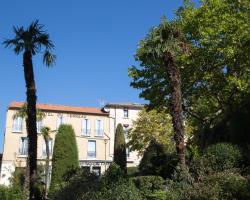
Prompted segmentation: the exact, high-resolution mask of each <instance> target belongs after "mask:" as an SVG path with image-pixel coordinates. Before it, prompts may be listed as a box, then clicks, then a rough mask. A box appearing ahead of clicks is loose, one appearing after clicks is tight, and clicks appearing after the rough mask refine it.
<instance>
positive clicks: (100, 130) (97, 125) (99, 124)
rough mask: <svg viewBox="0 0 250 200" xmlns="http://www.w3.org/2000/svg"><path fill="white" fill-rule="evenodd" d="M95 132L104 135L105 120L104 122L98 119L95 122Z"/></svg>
mask: <svg viewBox="0 0 250 200" xmlns="http://www.w3.org/2000/svg"><path fill="white" fill-rule="evenodd" d="M95 134H96V136H103V122H102V120H96V122H95Z"/></svg>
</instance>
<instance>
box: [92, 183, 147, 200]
mask: <svg viewBox="0 0 250 200" xmlns="http://www.w3.org/2000/svg"><path fill="white" fill-rule="evenodd" d="M142 199H143V198H142V196H141V194H140V191H139V190H138V189H137V188H136V187H135V185H134V183H133V181H131V180H129V179H120V180H119V181H118V182H114V183H112V184H110V185H107V186H106V187H103V188H102V189H101V190H100V191H99V192H98V193H97V197H96V200H142Z"/></svg>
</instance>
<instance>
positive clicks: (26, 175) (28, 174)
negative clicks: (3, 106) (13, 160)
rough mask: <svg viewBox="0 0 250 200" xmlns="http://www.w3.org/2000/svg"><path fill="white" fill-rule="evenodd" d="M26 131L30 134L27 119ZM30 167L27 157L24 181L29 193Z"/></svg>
mask: <svg viewBox="0 0 250 200" xmlns="http://www.w3.org/2000/svg"><path fill="white" fill-rule="evenodd" d="M25 121H26V131H27V133H28V128H27V124H28V122H27V118H26V120H25ZM29 169H30V167H29V156H27V159H26V171H25V180H24V190H25V191H27V190H28V189H29V184H30V179H29V177H30V170H29Z"/></svg>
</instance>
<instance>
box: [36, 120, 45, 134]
mask: <svg viewBox="0 0 250 200" xmlns="http://www.w3.org/2000/svg"><path fill="white" fill-rule="evenodd" d="M36 128H37V133H41V130H42V128H43V123H42V121H37V122H36Z"/></svg>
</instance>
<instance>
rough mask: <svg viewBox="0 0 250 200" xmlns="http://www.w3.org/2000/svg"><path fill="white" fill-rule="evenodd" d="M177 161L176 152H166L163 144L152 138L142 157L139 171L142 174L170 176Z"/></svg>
mask: <svg viewBox="0 0 250 200" xmlns="http://www.w3.org/2000/svg"><path fill="white" fill-rule="evenodd" d="M177 163H178V157H177V155H176V153H174V152H166V150H165V148H164V146H163V145H161V144H159V143H158V142H157V141H156V140H155V139H152V140H151V142H150V143H149V145H148V147H147V149H146V150H145V152H144V155H143V157H142V159H141V162H140V165H139V171H140V173H141V174H142V175H147V176H148V175H158V176H161V177H163V178H170V177H171V175H172V173H173V172H174V169H175V167H176V165H177Z"/></svg>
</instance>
